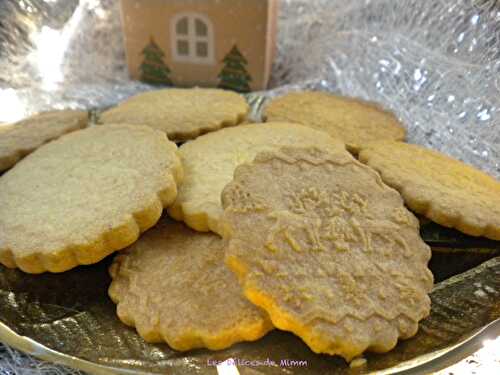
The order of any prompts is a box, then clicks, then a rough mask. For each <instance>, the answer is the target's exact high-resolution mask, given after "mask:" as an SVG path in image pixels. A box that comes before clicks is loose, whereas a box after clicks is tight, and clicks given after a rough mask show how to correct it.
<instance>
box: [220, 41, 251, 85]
mask: <svg viewBox="0 0 500 375" xmlns="http://www.w3.org/2000/svg"><path fill="white" fill-rule="evenodd" d="M222 61H223V63H224V68H222V71H221V72H220V73H219V76H218V78H219V79H220V82H219V88H221V89H227V90H234V91H238V92H249V91H250V85H249V83H250V82H251V81H252V77H251V76H250V74H248V72H247V70H246V68H245V66H246V65H247V64H248V61H247V60H246V59H245V57H244V56H243V55H242V54H241V52H240V51H239V50H238V47H237V46H236V45H235V46H234V47H233V48H232V49H231V51H230V52H229V53H228V54H227V55H226V57H224V60H222Z"/></svg>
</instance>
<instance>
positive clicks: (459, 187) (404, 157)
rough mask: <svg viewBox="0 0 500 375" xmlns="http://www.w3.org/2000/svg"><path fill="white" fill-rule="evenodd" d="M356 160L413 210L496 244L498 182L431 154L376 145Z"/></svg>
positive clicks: (498, 232) (407, 147) (499, 203)
mask: <svg viewBox="0 0 500 375" xmlns="http://www.w3.org/2000/svg"><path fill="white" fill-rule="evenodd" d="M359 159H360V160H361V161H362V162H364V163H366V164H368V165H369V166H370V167H372V168H375V169H376V170H377V171H379V172H380V175H381V176H382V179H383V180H384V182H385V183H386V184H388V185H389V186H392V187H393V188H395V189H397V190H398V191H399V192H400V193H401V195H402V196H403V198H404V200H405V203H406V204H407V205H408V207H410V208H411V209H412V210H413V211H415V212H417V213H419V214H421V215H424V216H425V217H427V218H428V219H430V220H432V221H434V222H436V223H438V224H441V225H443V226H446V227H451V228H455V229H458V230H459V231H461V232H463V233H466V234H468V235H471V236H484V237H488V238H491V239H493V240H500V182H498V181H497V180H495V179H494V178H493V177H491V176H489V175H487V174H485V173H483V172H481V171H479V170H477V169H475V168H473V167H471V166H469V165H467V164H464V163H462V162H460V161H458V160H455V159H452V158H450V157H448V156H446V155H443V154H441V153H439V152H437V151H433V150H429V149H427V148H424V147H421V146H417V145H412V144H406V143H399V142H376V143H374V144H372V145H368V146H367V147H366V148H363V149H362V150H361V153H360V154H359Z"/></svg>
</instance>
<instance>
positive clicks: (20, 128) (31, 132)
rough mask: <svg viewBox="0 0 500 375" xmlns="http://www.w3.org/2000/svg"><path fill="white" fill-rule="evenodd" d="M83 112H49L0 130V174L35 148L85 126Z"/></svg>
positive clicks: (85, 117) (86, 120)
mask: <svg viewBox="0 0 500 375" xmlns="http://www.w3.org/2000/svg"><path fill="white" fill-rule="evenodd" d="M87 122H88V114H87V112H84V111H72V110H66V111H50V112H43V113H39V114H37V115H34V116H31V117H29V118H27V119H24V120H22V121H19V122H17V123H15V124H12V125H10V126H3V127H0V172H2V171H5V170H7V169H9V168H11V167H12V166H13V165H14V164H16V163H17V162H18V161H19V160H21V159H22V158H23V157H25V156H26V155H28V154H29V153H31V152H33V151H34V150H36V149H37V148H38V147H40V146H41V145H43V144H44V143H47V142H49V141H52V140H54V139H56V138H59V137H60V136H61V135H63V134H66V133H69V132H72V131H74V130H78V129H82V128H84V127H86V126H87Z"/></svg>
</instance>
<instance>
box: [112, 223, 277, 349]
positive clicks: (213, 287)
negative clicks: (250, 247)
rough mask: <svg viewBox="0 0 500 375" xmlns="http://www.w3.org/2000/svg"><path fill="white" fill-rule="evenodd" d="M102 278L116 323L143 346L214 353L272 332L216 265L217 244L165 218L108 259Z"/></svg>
mask: <svg viewBox="0 0 500 375" xmlns="http://www.w3.org/2000/svg"><path fill="white" fill-rule="evenodd" d="M110 274H111V277H112V278H113V282H112V283H111V286H110V288H109V295H110V296H111V298H112V299H113V301H114V302H116V303H117V304H118V306H117V313H118V317H119V318H120V319H121V320H122V321H123V322H124V323H125V324H127V325H130V326H135V327H136V329H137V331H138V332H139V334H140V335H141V336H142V337H143V338H144V339H145V340H146V341H148V342H162V341H165V342H167V343H168V344H169V345H170V346H171V347H172V348H174V349H176V350H190V349H194V348H209V349H212V350H218V349H224V348H227V347H229V346H231V345H232V344H234V343H236V342H239V341H253V340H257V339H258V338H260V337H262V336H264V335H265V334H266V333H267V332H268V331H269V330H271V329H272V328H273V326H272V324H271V321H270V320H269V317H268V316H267V314H266V313H265V312H264V311H262V310H261V309H259V308H257V307H256V306H254V305H252V304H251V303H250V302H248V301H247V300H246V299H245V297H244V296H243V293H242V291H241V288H240V286H239V285H238V281H237V279H236V276H234V275H233V273H232V272H231V271H229V269H227V267H226V266H225V265H224V241H223V240H222V239H221V238H220V237H219V236H217V235H215V234H211V233H200V232H194V231H193V230H191V229H189V228H187V227H186V226H185V225H184V224H182V223H176V222H173V221H171V220H169V219H167V218H163V219H162V220H160V222H159V223H158V224H157V225H156V226H155V227H154V228H153V229H151V230H150V231H148V232H147V233H146V234H144V236H142V237H141V238H140V239H139V240H138V241H137V242H136V243H135V244H133V245H132V246H131V247H130V248H128V249H127V250H125V251H124V252H122V253H121V254H119V255H118V256H117V257H115V259H114V261H113V264H112V266H111V267H110Z"/></svg>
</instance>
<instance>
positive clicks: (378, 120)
mask: <svg viewBox="0 0 500 375" xmlns="http://www.w3.org/2000/svg"><path fill="white" fill-rule="evenodd" d="M264 117H265V118H266V119H267V121H289V122H296V123H299V124H303V125H306V126H310V127H312V128H314V129H317V130H322V131H324V132H326V133H328V134H330V135H331V136H332V137H334V138H339V139H341V140H342V141H343V142H345V143H346V145H347V148H348V149H349V151H351V152H353V153H355V154H356V153H357V152H358V151H359V148H360V147H361V145H363V144H365V143H368V142H372V141H377V140H394V141H401V140H404V139H405V136H406V130H405V128H404V127H403V126H402V125H401V123H400V122H399V121H398V119H397V118H396V116H394V114H392V113H391V112H388V111H386V110H384V109H382V108H381V107H379V106H378V105H377V104H375V103H370V102H365V101H362V100H360V99H354V98H347V97H342V96H336V95H332V94H328V93H325V92H319V91H306V92H297V93H291V94H287V95H285V96H282V97H279V98H277V99H274V100H273V101H271V102H270V103H269V104H268V106H267V108H266V111H265V115H264Z"/></svg>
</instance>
